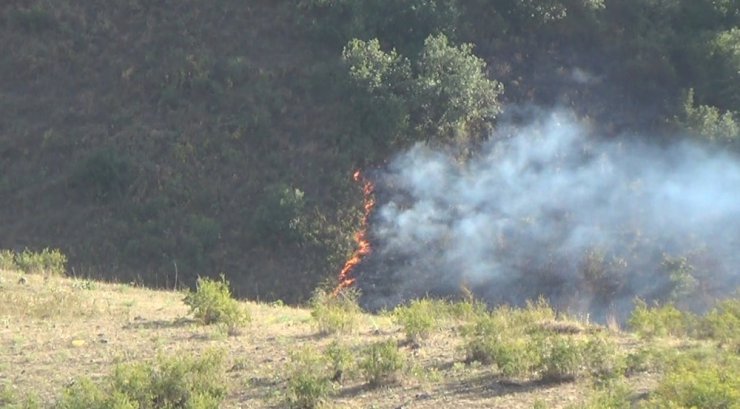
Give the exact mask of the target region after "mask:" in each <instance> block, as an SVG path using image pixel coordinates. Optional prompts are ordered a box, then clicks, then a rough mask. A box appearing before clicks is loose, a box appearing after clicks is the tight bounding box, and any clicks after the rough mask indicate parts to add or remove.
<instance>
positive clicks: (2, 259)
mask: <svg viewBox="0 0 740 409" xmlns="http://www.w3.org/2000/svg"><path fill="white" fill-rule="evenodd" d="M0 270H5V271H15V270H18V265H17V264H15V254H13V252H12V251H10V250H0Z"/></svg>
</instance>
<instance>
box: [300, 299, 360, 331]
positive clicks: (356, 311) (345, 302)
mask: <svg viewBox="0 0 740 409" xmlns="http://www.w3.org/2000/svg"><path fill="white" fill-rule="evenodd" d="M358 298H359V292H357V290H354V289H345V290H343V291H341V292H339V293H338V294H336V295H334V294H331V293H328V292H326V291H324V290H321V289H317V290H316V291H315V292H314V295H313V297H312V298H311V302H310V304H311V317H312V318H313V319H314V321H315V322H316V326H317V327H318V330H319V333H321V334H325V335H326V334H334V333H351V332H353V331H354V330H355V328H356V327H357V323H358V320H359V315H360V312H361V311H362V310H361V309H360V306H359V304H358V303H357V300H358Z"/></svg>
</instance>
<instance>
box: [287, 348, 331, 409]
mask: <svg viewBox="0 0 740 409" xmlns="http://www.w3.org/2000/svg"><path fill="white" fill-rule="evenodd" d="M331 390H332V383H331V379H330V377H329V375H328V371H327V361H326V358H325V357H324V356H322V355H321V354H320V353H318V351H316V350H315V349H312V348H304V349H302V350H300V351H298V352H296V353H293V354H291V366H290V372H289V375H288V390H287V397H286V400H287V404H288V406H289V407H291V408H297V409H311V408H315V407H317V406H319V405H320V404H321V403H322V402H324V401H325V400H326V398H327V397H328V396H329V393H330V392H331Z"/></svg>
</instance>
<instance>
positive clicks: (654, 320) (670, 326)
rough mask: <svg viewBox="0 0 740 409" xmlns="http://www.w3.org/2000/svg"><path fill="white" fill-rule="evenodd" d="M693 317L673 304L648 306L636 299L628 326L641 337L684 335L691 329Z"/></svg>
mask: <svg viewBox="0 0 740 409" xmlns="http://www.w3.org/2000/svg"><path fill="white" fill-rule="evenodd" d="M692 320H693V317H692V316H691V315H690V314H688V313H684V312H681V311H680V310H678V309H677V308H676V307H675V306H673V304H666V305H663V306H656V307H654V308H650V307H648V306H647V304H645V302H643V301H638V303H637V305H636V306H635V309H634V310H633V311H632V314H631V315H630V318H629V325H630V328H631V329H632V330H633V331H635V332H636V333H637V335H639V336H640V337H643V338H653V337H665V336H668V335H673V336H679V335H686V334H687V333H689V332H690V330H691V326H692V325H691V323H692Z"/></svg>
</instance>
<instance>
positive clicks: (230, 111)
mask: <svg viewBox="0 0 740 409" xmlns="http://www.w3.org/2000/svg"><path fill="white" fill-rule="evenodd" d="M739 25H740V4H738V2H737V1H732V0H720V1H710V0H662V1H657V0H547V1H533V0H495V1H488V0H485V1H484V0H402V1H399V0H379V1H373V2H366V1H358V0H301V1H280V0H275V1H250V2H244V1H237V0H212V1H204V0H201V1H198V0H184V1H183V0H177V1H175V0H165V1H160V2H150V1H144V0H127V1H116V2H104V3H100V2H89V1H82V0H58V1H44V0H21V1H6V2H2V4H0V39H1V40H2V41H1V42H0V44H2V52H0V219H2V220H3V223H2V231H0V248H19V249H23V248H25V247H29V248H31V249H35V250H40V249H41V248H44V247H47V246H52V247H57V248H60V249H61V250H62V252H63V253H64V254H66V255H68V257H69V263H68V270H69V272H74V273H75V274H76V275H77V276H97V277H101V278H107V279H113V280H117V281H121V282H130V281H137V282H143V283H146V284H148V285H154V286H167V287H170V288H171V287H173V286H175V285H177V284H183V283H184V284H187V285H194V284H195V281H196V278H197V277H198V276H199V275H203V276H205V275H216V274H218V273H219V272H225V273H226V274H227V276H228V277H229V280H230V281H231V283H232V284H233V286H234V291H235V294H236V295H238V296H242V297H243V296H247V297H251V298H259V299H263V300H264V299H284V300H286V301H289V302H294V301H300V300H305V299H307V298H308V297H309V296H310V294H311V291H312V290H313V289H314V288H315V287H316V286H317V285H318V284H319V283H321V282H323V281H324V280H326V279H327V278H329V279H331V278H332V277H334V276H335V275H336V272H337V271H338V270H339V269H340V268H341V265H342V263H343V261H344V260H345V258H346V256H347V255H348V253H349V252H350V251H351V248H352V234H353V232H354V230H355V229H356V228H357V226H358V225H359V222H360V219H361V200H362V199H361V194H360V192H359V191H358V189H356V188H355V187H354V186H353V185H352V182H351V179H350V174H351V172H352V171H353V170H354V169H356V168H367V167H372V166H373V165H378V164H382V163H383V161H384V160H386V159H387V158H388V157H389V156H390V155H391V154H392V153H393V152H396V151H398V150H399V149H402V148H404V147H406V146H408V145H409V144H411V143H413V142H416V141H427V142H429V143H452V144H455V145H456V146H458V147H459V148H460V149H461V153H463V154H465V153H466V152H467V150H466V149H468V148H470V147H471V146H473V147H474V144H475V141H477V140H479V139H481V138H484V137H485V135H486V131H487V130H488V129H490V128H491V127H492V126H495V118H496V116H497V115H498V114H499V113H500V111H501V109H502V107H503V105H504V103H510V104H529V103H532V104H536V105H539V106H543V107H549V106H554V105H564V106H568V107H572V108H573V109H574V110H576V111H577V112H578V113H579V114H580V115H581V116H583V117H589V118H592V119H593V120H594V123H597V124H600V127H601V128H602V129H601V130H602V131H604V134H606V135H617V134H619V133H621V132H622V131H628V130H635V129H641V130H649V131H650V133H649V134H650V135H655V137H656V138H660V137H663V136H665V135H674V134H676V133H680V132H681V131H682V130H687V131H689V132H691V133H694V134H697V135H699V136H702V137H704V138H705V139H707V140H708V143H717V144H719V145H722V146H726V145H730V146H729V149H734V144H735V142H734V141H735V140H736V139H737V137H738V134H739V132H740V131H739V130H738V124H737V122H736V119H735V117H736V115H737V114H736V112H737V111H739V110H740V74H739V73H740V52H739V51H738V49H739V48H738V47H740V29H739V28H738V26H739ZM409 324H411V322H409ZM422 324H423V325H424V327H420V328H419V330H412V331H420V332H418V333H410V334H409V336H410V337H416V336H421V335H423V334H424V332H425V331H426V329H425V328H426V324H424V323H419V325H422Z"/></svg>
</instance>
